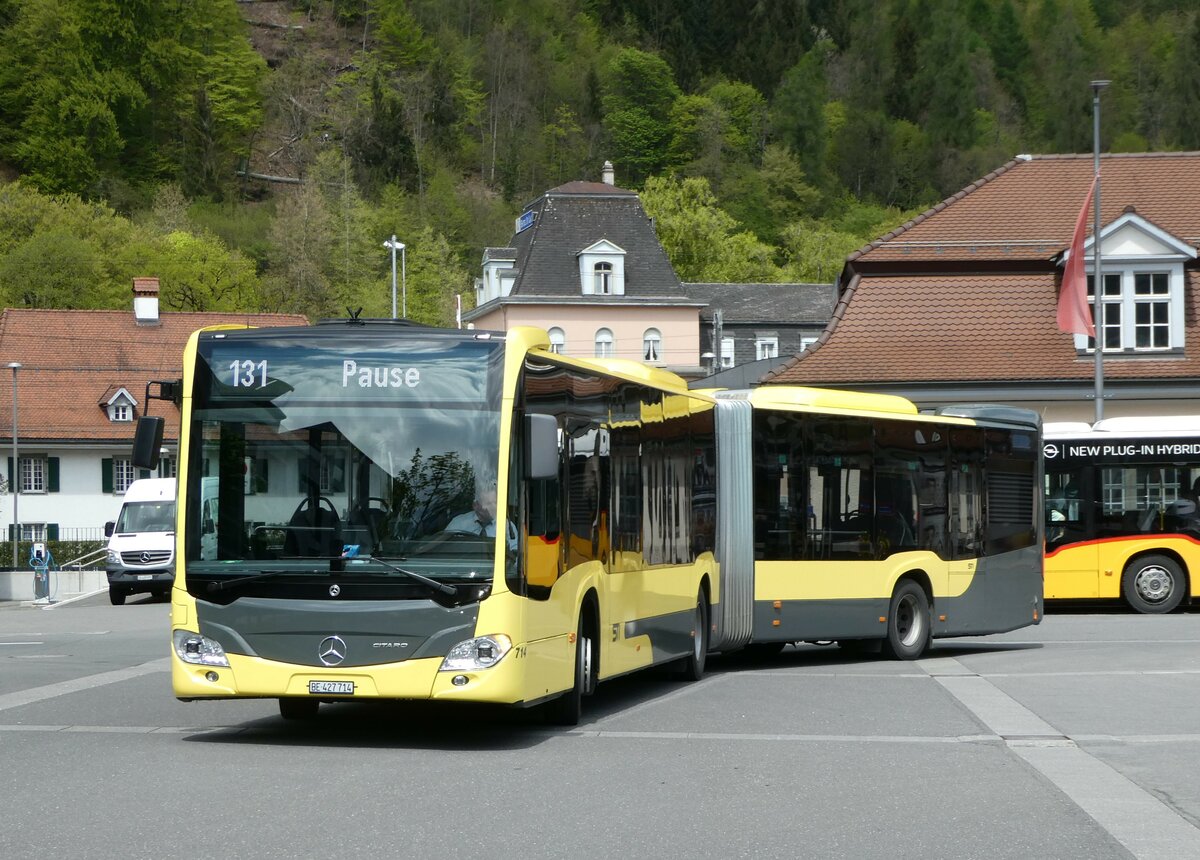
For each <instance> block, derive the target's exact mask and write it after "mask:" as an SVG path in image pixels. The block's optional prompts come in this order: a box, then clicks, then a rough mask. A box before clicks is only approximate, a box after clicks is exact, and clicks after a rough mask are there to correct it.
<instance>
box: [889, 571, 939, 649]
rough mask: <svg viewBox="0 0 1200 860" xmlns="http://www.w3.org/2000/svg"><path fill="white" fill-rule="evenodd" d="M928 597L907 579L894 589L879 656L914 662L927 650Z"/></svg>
mask: <svg viewBox="0 0 1200 860" xmlns="http://www.w3.org/2000/svg"><path fill="white" fill-rule="evenodd" d="M930 630H931V627H930V622H929V598H928V597H927V596H926V594H925V589H923V588H921V586H919V585H917V583H915V582H913V581H912V580H911V579H906V580H904V581H903V582H901V583H900V584H899V585H897V586H896V591H895V593H894V594H892V603H891V606H890V607H889V608H888V620H887V637H886V638H884V640H883V653H884V655H885V656H888V657H892V658H894V659H896V660H915V659H917V658H918V657H920V656H921V655H922V654H924V653H925V649H926V648H928V647H929V637H930Z"/></svg>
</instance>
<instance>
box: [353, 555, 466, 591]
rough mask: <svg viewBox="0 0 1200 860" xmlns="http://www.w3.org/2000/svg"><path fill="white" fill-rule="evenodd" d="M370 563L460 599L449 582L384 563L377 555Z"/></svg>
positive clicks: (387, 562) (372, 557)
mask: <svg viewBox="0 0 1200 860" xmlns="http://www.w3.org/2000/svg"><path fill="white" fill-rule="evenodd" d="M370 561H377V562H379V563H380V564H382V565H383V566H384V567H386V568H388V569H389V570H394V571H396V573H402V574H404V575H405V576H407V577H409V578H410V579H413V580H415V581H417V582H419V583H421V584H422V585H425V586H428V587H429V588H432V589H433V590H434V591H436V592H438V593H440V594H445V595H448V596H450V597H458V589H457V588H455V587H454V586H453V585H451V584H450V583H448V582H438V581H437V580H436V579H430V578H429V577H428V576H425V575H423V574H420V573H416V572H414V571H411V570H408V569H407V568H403V567H400V566H399V565H395V564H392V563H391V562H389V561H384V560H383V559H382V558H380V557H379V556H377V555H373V556H371V557H370Z"/></svg>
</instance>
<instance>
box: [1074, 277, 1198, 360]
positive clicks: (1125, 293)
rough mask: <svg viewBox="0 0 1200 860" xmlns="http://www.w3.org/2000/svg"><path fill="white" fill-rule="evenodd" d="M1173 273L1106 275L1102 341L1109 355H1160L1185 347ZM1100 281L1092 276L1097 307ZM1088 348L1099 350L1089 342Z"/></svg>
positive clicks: (1092, 294) (1091, 287)
mask: <svg viewBox="0 0 1200 860" xmlns="http://www.w3.org/2000/svg"><path fill="white" fill-rule="evenodd" d="M1171 280H1172V279H1171V273H1170V272H1164V271H1125V272H1121V271H1117V272H1105V273H1104V290H1103V296H1102V302H1103V304H1102V307H1101V332H1100V335H1101V338H1102V339H1103V343H1104V351H1105V352H1160V351H1165V350H1169V349H1177V348H1180V347H1182V345H1183V344H1182V343H1178V342H1177V341H1178V339H1179V337H1180V335H1176V336H1172V329H1174V328H1177V327H1178V323H1179V319H1178V317H1179V311H1178V309H1177V308H1175V307H1173V305H1174V304H1175V297H1174V296H1172V291H1171ZM1095 282H1096V278H1095V276H1094V275H1089V276H1088V301H1089V303H1091V304H1092V306H1093V307H1094V306H1095V302H1096V287H1095ZM1087 348H1088V349H1095V348H1096V345H1095V342H1094V341H1093V340H1092V339H1091V338H1088V340H1087Z"/></svg>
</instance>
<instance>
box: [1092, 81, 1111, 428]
mask: <svg viewBox="0 0 1200 860" xmlns="http://www.w3.org/2000/svg"><path fill="white" fill-rule="evenodd" d="M1110 83H1111V81H1092V83H1091V87H1092V171H1093V172H1094V173H1095V176H1096V196H1095V197H1094V198H1093V200H1092V205H1093V206H1094V207H1095V208H1094V209H1093V212H1094V215H1093V216H1092V217H1093V219H1094V220H1093V222H1092V269H1093V272H1092V284H1094V287H1093V292H1094V293H1095V296H1096V306H1095V307H1094V308H1093V313H1094V314H1095V322H1094V326H1095V329H1096V355H1095V371H1094V376H1095V390H1096V420H1097V421H1100V420H1102V419H1103V418H1104V276H1103V275H1102V274H1101V263H1100V259H1101V256H1100V93H1101V92H1102V91H1103V90H1104V88H1105V87H1107V86H1108V85H1109V84H1110Z"/></svg>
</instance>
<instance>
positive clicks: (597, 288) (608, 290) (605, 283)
mask: <svg viewBox="0 0 1200 860" xmlns="http://www.w3.org/2000/svg"><path fill="white" fill-rule="evenodd" d="M592 291H593V293H594V294H595V295H597V296H611V295H612V292H613V264H612V263H610V262H609V261H608V260H601V261H600V262H598V263H596V264H595V265H594V266H592Z"/></svg>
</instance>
